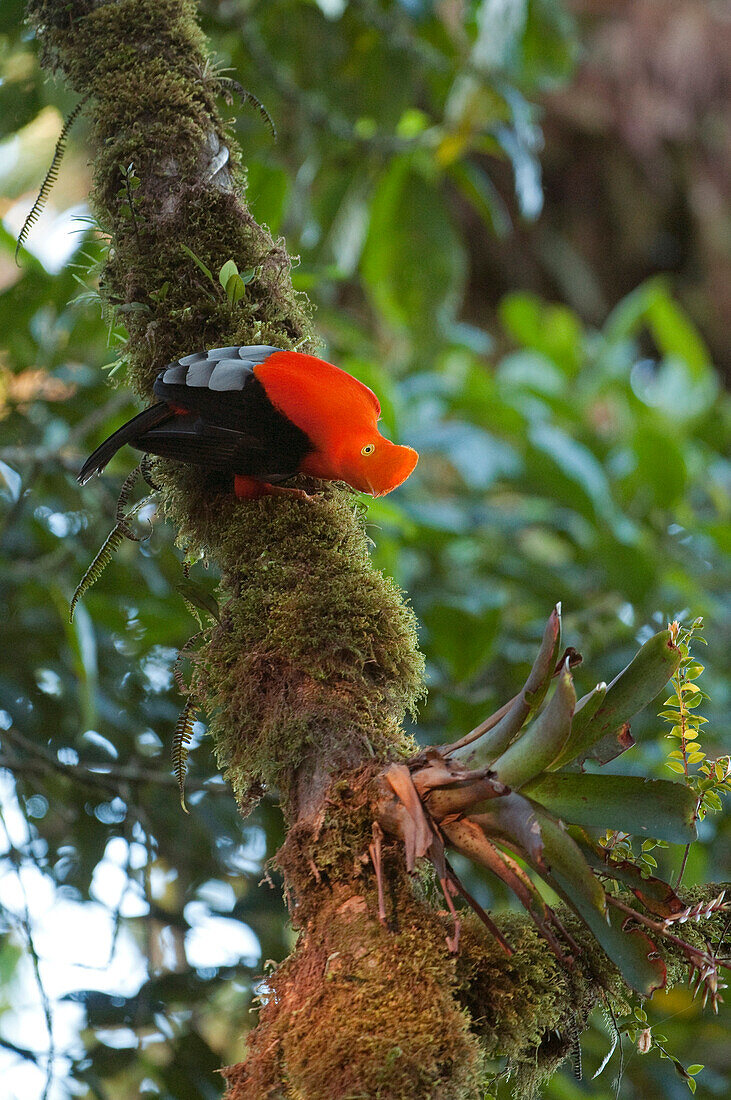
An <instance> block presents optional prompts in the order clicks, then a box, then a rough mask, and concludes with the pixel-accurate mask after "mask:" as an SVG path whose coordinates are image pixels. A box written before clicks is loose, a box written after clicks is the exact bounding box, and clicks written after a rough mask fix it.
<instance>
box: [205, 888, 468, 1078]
mask: <svg viewBox="0 0 731 1100" xmlns="http://www.w3.org/2000/svg"><path fill="white" fill-rule="evenodd" d="M402 870H403V868H399V869H398V872H397V874H395V875H394V876H393V878H391V879H390V882H389V886H390V887H392V888H393V889H394V891H395V893H396V895H397V903H396V904H393V909H392V914H393V916H394V921H395V924H394V927H393V928H392V929H385V928H383V927H382V926H381V925H380V924H378V922H377V921H376V920H375V919H374V917H375V905H376V900H375V894H374V891H373V889H372V875H371V876H370V879H371V887H370V888H369V889H368V890H367V891H366V892H364V893H363V894H355V895H354V894H353V893H352V891H347V890H345V889H338V888H335V889H332V888H331V887H330V886H327V887H326V886H324V885H322V886H321V887H319V888H315V890H314V893H315V894H316V895H317V900H318V905H317V906H314V907H313V908H311V909H308V914H309V917H308V927H307V933H306V935H305V936H304V937H303V939H302V940H301V942H300V944H299V945H298V948H297V950H296V951H295V953H294V955H292V956H291V957H290V959H288V960H287V961H286V962H285V963H284V964H283V965H282V966H281V967H280V968H279V969H278V970H277V971H276V973H275V975H274V976H273V979H272V980H271V983H270V984H271V989H272V992H271V994H270V997H269V1000H268V1003H267V1005H266V1007H265V1008H264V1009H263V1011H262V1025H261V1027H260V1028H259V1029H257V1031H256V1032H254V1033H253V1035H252V1038H251V1049H250V1053H249V1057H248V1059H247V1062H246V1063H245V1065H242V1066H238V1067H232V1069H230V1070H226V1071H224V1072H225V1074H226V1076H227V1079H228V1084H229V1089H230V1092H229V1098H230V1100H244V1098H246V1100H263V1098H264V1097H267V1096H269V1095H272V1094H275V1093H273V1090H275V1089H277V1088H279V1089H280V1090H281V1091H280V1094H281V1095H282V1096H285V1097H288V1098H291V1100H294V1098H296V1100H342V1098H343V1097H349V1096H352V1097H356V1096H363V1097H369V1098H373V1100H413V1098H414V1097H419V1098H420V1100H476V1098H477V1097H479V1096H481V1094H482V1088H481V1086H482V1080H483V1077H484V1072H483V1059H482V1054H481V1052H480V1049H479V1044H478V1042H477V1041H476V1039H475V1037H474V1036H473V1035H472V1034H471V1032H470V1026H469V1018H468V1015H467V1013H466V1012H465V1011H464V1010H463V1009H462V1008H461V1007H460V1006H459V1004H458V1003H457V1002H456V1001H455V998H454V989H455V959H454V957H453V956H452V955H450V954H449V952H448V951H447V947H446V943H445V935H446V930H447V927H446V925H447V922H445V920H444V918H443V917H442V916H440V915H439V914H436V913H435V912H434V911H433V910H430V909H428V908H426V907H424V906H422V905H420V904H419V903H418V902H416V900H415V899H414V897H413V895H412V894H411V892H410V890H409V889H408V886H407V887H406V889H404V886H403V881H404V880H403V875H402ZM398 882H400V883H401V885H400V886H399V885H398V884H397V883H398ZM394 902H396V898H394V897H393V894H392V893H391V890H389V908H390V905H391V903H394ZM270 1090H272V1091H270Z"/></svg>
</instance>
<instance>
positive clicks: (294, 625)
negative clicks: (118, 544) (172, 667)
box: [162, 473, 423, 798]
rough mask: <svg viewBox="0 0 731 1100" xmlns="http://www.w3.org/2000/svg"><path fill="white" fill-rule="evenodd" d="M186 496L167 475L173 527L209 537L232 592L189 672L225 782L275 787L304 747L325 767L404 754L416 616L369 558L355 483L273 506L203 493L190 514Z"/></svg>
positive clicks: (284, 781) (415, 672)
mask: <svg viewBox="0 0 731 1100" xmlns="http://www.w3.org/2000/svg"><path fill="white" fill-rule="evenodd" d="M168 476H169V475H166V474H165V473H163V474H162V479H163V482H165V479H166V477H168ZM188 499H189V497H188V494H187V493H186V492H185V490H184V489H181V487H180V486H179V483H178V480H177V478H176V481H175V483H172V482H170V483H169V484H167V493H166V502H167V507H168V510H169V512H170V514H171V515H173V516H174V518H175V520H176V522H177V523H178V524H179V525H180V537H181V540H183V542H184V543H185V544H186V545H193V546H200V547H202V548H204V550H206V551H207V552H213V551H214V550H215V554H216V557H217V559H218V561H219V562H220V563H221V565H222V568H223V570H224V581H223V584H224V590H225V591H226V592H227V593H231V592H234V593H235V594H236V595H235V597H234V598H232V599H229V600H228V602H226V603H225V604H224V609H223V616H222V623H221V626H220V627H219V628H218V629H216V630H215V631H214V633H213V635H212V638H211V641H210V643H209V644H208V646H207V647H206V648H205V649H204V651H203V652H202V654H201V655H200V656H199V659H198V663H197V665H196V668H195V671H194V676H193V690H194V691H195V692H196V695H197V696H198V697H199V698H201V699H204V700H206V701H207V704H208V705H209V706H210V708H211V710H212V715H211V721H210V729H211V733H212V735H213V737H214V740H215V744H216V752H217V755H218V759H219V762H220V763H221V765H222V767H224V768H225V769H226V774H227V775H228V777H229V778H230V780H231V782H232V784H233V786H234V789H235V791H236V793H237V794H238V795H239V796H240V797H243V796H244V795H245V793H246V792H247V791H248V790H249V789H250V788H251V787H252V786H253V785H256V784H263V785H264V786H266V787H269V788H271V787H272V786H277V787H279V789H280V793H281V794H282V795H283V796H284V797H285V798H286V796H287V794H288V792H289V791H290V788H291V784H292V782H293V777H294V775H295V774H296V772H297V769H298V768H299V767H300V765H301V764H302V762H303V760H304V758H305V757H306V756H313V757H316V758H317V760H318V761H319V767H320V768H321V769H323V770H324V771H325V772H329V773H331V774H333V773H336V772H338V771H339V770H341V769H342V768H344V767H353V766H357V765H358V764H359V763H360V762H361V761H362V760H363V759H364V758H366V759H367V758H369V757H373V758H376V759H378V760H385V759H392V758H394V757H395V756H405V755H408V754H409V753H410V752H411V751H412V749H413V744H412V742H411V740H410V739H408V738H405V737H404V735H403V734H402V733H401V732H400V724H401V721H402V719H403V717H404V714H405V713H406V712H407V711H412V712H413V710H414V707H415V705H416V702H417V701H418V699H419V697H420V696H421V694H422V692H423V680H422V672H423V663H422V657H421V655H420V653H419V651H418V648H417V641H416V624H415V620H414V617H413V614H412V613H411V611H410V610H409V609H408V608H407V607H406V605H405V604H404V602H403V599H402V597H401V594H400V592H399V591H398V589H397V587H396V586H395V585H394V584H393V582H392V581H391V580H389V579H388V578H386V577H384V576H383V574H381V573H380V572H378V571H377V570H375V569H374V568H373V566H372V564H371V562H370V559H369V556H368V550H367V545H366V541H365V536H364V531H363V522H362V519H361V517H360V515H359V514H358V512H357V510H356V508H355V506H354V504H353V503H352V497H351V496H350V495H348V494H346V493H344V492H342V491H341V490H338V489H336V488H334V487H330V488H328V489H327V490H326V492H325V494H324V495H323V497H322V498H321V499H319V500H314V501H310V502H300V501H292V502H286V504H285V506H284V507H283V506H282V503H281V501H278V500H276V499H274V498H263V499H261V500H258V501H254V502H250V503H247V504H241V503H240V502H234V501H233V500H232V498H231V497H230V494H225V493H219V494H217V495H215V494H214V495H211V494H207V495H206V504H205V507H204V508H202V509H201V510H200V511H199V512H197V513H195V514H194V515H191V514H190V513H189V512H188V506H187V502H188ZM221 532H223V533H224V537H223V538H221V537H220V535H221Z"/></svg>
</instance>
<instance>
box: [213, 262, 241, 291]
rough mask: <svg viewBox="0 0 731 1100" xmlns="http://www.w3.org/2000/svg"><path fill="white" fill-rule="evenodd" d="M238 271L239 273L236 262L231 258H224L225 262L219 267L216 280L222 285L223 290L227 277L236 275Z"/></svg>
mask: <svg viewBox="0 0 731 1100" xmlns="http://www.w3.org/2000/svg"><path fill="white" fill-rule="evenodd" d="M238 273H239V269H238V267H237V266H236V264H235V263H234V261H233V260H226V263H225V264H224V265H223V267H222V268H221V270H220V271H219V273H218V281H219V283H220V284H221V286H222V287H223V289H224V290H226V285H227V283H228V281H229V279H230V278H231V277H232V276H234V275H238ZM227 293H228V292H227Z"/></svg>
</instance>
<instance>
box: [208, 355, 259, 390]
mask: <svg viewBox="0 0 731 1100" xmlns="http://www.w3.org/2000/svg"><path fill="white" fill-rule="evenodd" d="M249 378H253V374H252V369H251V366H250V365H249V364H248V363H242V362H241V360H240V359H222V360H221V361H220V362H219V363H216V365H215V367H214V368H213V371H212V372H211V376H210V378H209V379H208V389H209V390H242V389H243V388H244V386H245V385H246V383H247V381H248V380H249Z"/></svg>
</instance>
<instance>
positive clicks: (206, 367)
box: [184, 359, 216, 386]
mask: <svg viewBox="0 0 731 1100" xmlns="http://www.w3.org/2000/svg"><path fill="white" fill-rule="evenodd" d="M215 368H216V364H215V363H213V362H211V361H210V360H208V359H203V360H201V362H200V363H191V365H190V366H189V367H188V373H187V374H186V376H185V379H184V381H185V385H186V386H207V385H208V383H209V381H210V378H211V375H212V374H213V371H214V370H215Z"/></svg>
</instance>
